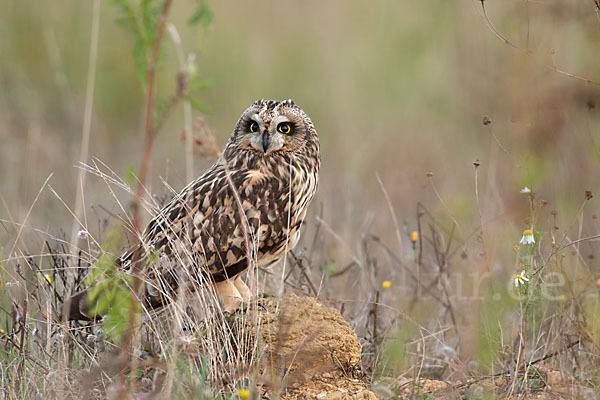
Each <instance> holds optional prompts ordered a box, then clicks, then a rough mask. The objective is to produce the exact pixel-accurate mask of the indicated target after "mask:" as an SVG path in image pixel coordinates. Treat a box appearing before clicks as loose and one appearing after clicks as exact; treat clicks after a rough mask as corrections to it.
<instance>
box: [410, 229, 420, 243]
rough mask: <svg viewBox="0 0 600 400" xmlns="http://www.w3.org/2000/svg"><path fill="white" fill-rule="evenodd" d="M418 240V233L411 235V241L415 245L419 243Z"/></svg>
mask: <svg viewBox="0 0 600 400" xmlns="http://www.w3.org/2000/svg"><path fill="white" fill-rule="evenodd" d="M417 239H419V232H417V231H413V232H412V233H411V234H410V240H411V241H412V242H413V243H415V242H416V241H417Z"/></svg>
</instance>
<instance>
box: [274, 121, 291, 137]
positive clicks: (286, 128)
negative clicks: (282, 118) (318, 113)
mask: <svg viewBox="0 0 600 400" xmlns="http://www.w3.org/2000/svg"><path fill="white" fill-rule="evenodd" d="M277 130H278V131H279V132H281V133H283V134H286V135H289V134H291V133H292V132H293V131H294V126H293V125H292V124H291V123H290V122H282V123H280V124H279V125H277Z"/></svg>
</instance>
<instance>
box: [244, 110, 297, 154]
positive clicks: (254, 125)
mask: <svg viewBox="0 0 600 400" xmlns="http://www.w3.org/2000/svg"><path fill="white" fill-rule="evenodd" d="M293 129H294V125H293V123H292V121H291V120H290V119H289V118H288V117H286V116H285V115H278V116H276V117H275V118H273V119H271V120H270V121H267V123H265V122H263V120H262V119H261V118H260V116H259V115H258V114H255V115H252V116H251V117H250V124H249V125H248V133H249V134H250V135H251V136H250V146H251V147H252V148H253V149H255V150H258V151H260V152H262V153H264V154H270V153H273V152H275V151H277V150H280V149H282V148H283V147H284V146H285V144H286V135H287V136H289V135H291V134H292V133H293Z"/></svg>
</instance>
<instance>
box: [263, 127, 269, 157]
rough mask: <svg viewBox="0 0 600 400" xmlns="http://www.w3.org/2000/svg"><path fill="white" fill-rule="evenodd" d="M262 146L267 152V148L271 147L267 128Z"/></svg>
mask: <svg viewBox="0 0 600 400" xmlns="http://www.w3.org/2000/svg"><path fill="white" fill-rule="evenodd" d="M262 147H263V151H264V152H265V153H266V152H267V149H268V148H269V132H268V131H266V130H265V133H263V137H262Z"/></svg>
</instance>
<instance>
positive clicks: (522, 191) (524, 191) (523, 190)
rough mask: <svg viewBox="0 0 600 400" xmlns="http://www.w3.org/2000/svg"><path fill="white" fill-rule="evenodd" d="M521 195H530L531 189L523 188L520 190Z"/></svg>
mask: <svg viewBox="0 0 600 400" xmlns="http://www.w3.org/2000/svg"><path fill="white" fill-rule="evenodd" d="M521 193H523V194H531V189H529V188H528V187H527V186H525V187H524V188H523V189H521Z"/></svg>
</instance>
